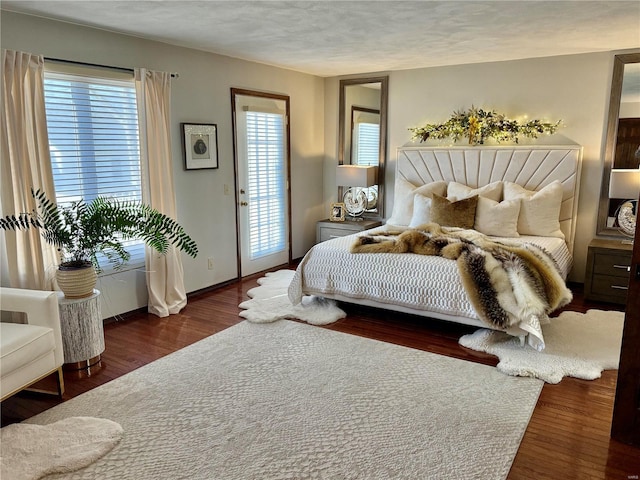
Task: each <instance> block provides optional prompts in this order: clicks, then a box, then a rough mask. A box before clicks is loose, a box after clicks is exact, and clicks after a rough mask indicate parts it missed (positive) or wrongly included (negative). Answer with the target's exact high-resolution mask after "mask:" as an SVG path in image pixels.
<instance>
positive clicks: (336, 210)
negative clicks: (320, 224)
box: [329, 203, 345, 222]
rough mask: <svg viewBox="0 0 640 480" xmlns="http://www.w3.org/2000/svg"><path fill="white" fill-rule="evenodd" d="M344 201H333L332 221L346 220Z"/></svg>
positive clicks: (330, 214) (330, 216) (330, 215)
mask: <svg viewBox="0 0 640 480" xmlns="http://www.w3.org/2000/svg"><path fill="white" fill-rule="evenodd" d="M344 213H345V210H344V203H332V204H331V212H330V213H329V220H331V221H332V222H344Z"/></svg>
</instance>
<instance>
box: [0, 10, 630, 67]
mask: <svg viewBox="0 0 640 480" xmlns="http://www.w3.org/2000/svg"><path fill="white" fill-rule="evenodd" d="M1 8H2V9H3V10H11V11H16V12H22V13H29V14H33V15H39V16H43V17H48V18H54V19H59V20H63V21H67V22H72V23H77V24H82V25H89V26H94V27H98V28H102V29H106V30H110V31H115V32H121V33H125V34H130V35H135V36H138V37H143V38H149V39H153V40H159V41H162V42H165V43H170V44H174V45H180V46H184V47H190V48H196V49H200V50H205V51H209V52H215V53H220V54H223V55H228V56H231V57H237V58H242V59H246V60H252V61H256V62H260V63H266V64H269V65H275V66H279V67H284V68H288V69H292V70H297V71H301V72H306V73H311V74H315V75H319V76H336V75H346V74H352V73H365V72H379V71H387V70H401V69H408V68H420V67H430V66H442V65H456V64H465V63H477V62H490V61H502V60H513V59H520V58H534V57H545V56H554V55H565V54H574V53H586V52H598V51H611V50H621V49H628V48H637V47H640V2H638V1H557V0H556V1H523V0H520V1H482V0H476V1H451V0H450V1H426V0H425V1H402V0H399V1H366V0H361V1H330V0H324V1H271V0H261V1H213V0H212V1H189V0H181V1H168V0H156V1H145V0H138V1H104V0H93V1H87V0H82V1H65V0H57V1H51V0H48V1H30V0H19V1H16V0H2V3H1Z"/></svg>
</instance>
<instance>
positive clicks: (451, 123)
mask: <svg viewBox="0 0 640 480" xmlns="http://www.w3.org/2000/svg"><path fill="white" fill-rule="evenodd" d="M561 122H562V121H561V120H558V121H557V122H556V123H547V122H541V121H540V120H531V121H529V122H527V123H522V124H521V123H519V122H518V121H517V120H510V119H508V118H506V117H505V116H504V115H503V114H501V113H497V112H496V111H495V110H483V109H481V108H476V107H474V106H471V108H470V109H468V110H461V111H458V112H453V115H452V116H451V118H450V119H449V120H447V121H446V122H444V123H428V124H426V125H424V126H423V127H415V128H410V129H409V130H410V131H411V132H413V138H414V139H419V140H420V141H421V142H424V141H425V140H427V139H429V138H436V139H443V138H447V137H451V139H452V140H453V141H454V142H457V141H458V140H460V138H461V137H468V138H469V145H482V144H483V143H484V141H485V140H486V139H487V138H493V139H495V140H496V141H497V142H498V143H500V142H502V141H512V142H515V143H518V137H519V136H520V135H522V136H524V137H529V138H538V135H541V134H549V135H550V134H553V133H555V132H556V130H557V129H558V127H559V126H560V123H561Z"/></svg>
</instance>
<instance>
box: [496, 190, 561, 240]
mask: <svg viewBox="0 0 640 480" xmlns="http://www.w3.org/2000/svg"><path fill="white" fill-rule="evenodd" d="M562 194H563V191H562V183H560V181H559V180H555V181H553V182H551V183H550V184H549V185H546V186H545V187H544V188H542V189H540V190H538V191H532V190H527V189H525V188H524V187H522V186H520V185H518V184H517V183H512V182H504V199H505V200H520V214H519V215H518V233H519V234H520V235H537V236H540V237H558V238H564V233H562V230H560V207H561V205H562Z"/></svg>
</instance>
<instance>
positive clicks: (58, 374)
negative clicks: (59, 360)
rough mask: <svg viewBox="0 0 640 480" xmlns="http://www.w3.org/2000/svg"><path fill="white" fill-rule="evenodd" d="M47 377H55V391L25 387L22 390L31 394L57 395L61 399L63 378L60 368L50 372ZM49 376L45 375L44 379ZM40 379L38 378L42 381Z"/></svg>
mask: <svg viewBox="0 0 640 480" xmlns="http://www.w3.org/2000/svg"><path fill="white" fill-rule="evenodd" d="M49 375H55V376H56V389H55V390H45V389H44V388H34V387H26V388H24V390H26V391H27V392H33V393H46V394H47V395H57V396H58V397H60V398H62V395H63V394H64V376H63V373H62V367H59V368H58V369H57V370H56V371H55V372H52V373H50V374H49ZM49 375H45V377H46V376H49ZM45 377H42V378H45ZM42 378H40V380H42Z"/></svg>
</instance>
